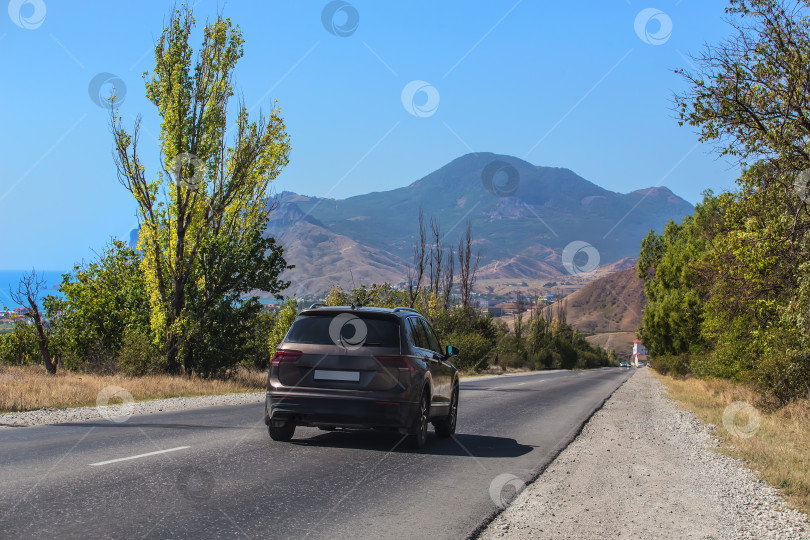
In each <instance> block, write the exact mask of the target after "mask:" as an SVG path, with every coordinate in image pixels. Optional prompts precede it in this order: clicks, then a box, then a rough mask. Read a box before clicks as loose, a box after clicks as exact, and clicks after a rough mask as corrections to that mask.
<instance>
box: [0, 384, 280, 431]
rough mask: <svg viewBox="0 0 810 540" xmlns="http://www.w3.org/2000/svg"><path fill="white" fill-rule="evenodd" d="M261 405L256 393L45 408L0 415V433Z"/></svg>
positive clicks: (260, 394)
mask: <svg viewBox="0 0 810 540" xmlns="http://www.w3.org/2000/svg"><path fill="white" fill-rule="evenodd" d="M263 401H264V392H257V393H249V394H225V395H220V396H199V397H178V398H168V399H154V400H152V401H138V402H132V403H126V402H125V403H124V404H120V405H109V406H104V407H74V408H71V409H52V408H46V409H37V410H36V411H26V412H16V413H4V414H0V429H2V428H13V427H25V426H44V425H48V424H63V423H65V422H80V421H82V420H98V419H101V418H111V419H115V421H122V419H123V418H125V417H129V416H133V415H136V414H153V413H157V412H168V411H180V410H184V409H197V408H200V407H216V406H218V405H245V404H247V403H261V402H263Z"/></svg>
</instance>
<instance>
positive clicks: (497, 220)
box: [270, 153, 693, 294]
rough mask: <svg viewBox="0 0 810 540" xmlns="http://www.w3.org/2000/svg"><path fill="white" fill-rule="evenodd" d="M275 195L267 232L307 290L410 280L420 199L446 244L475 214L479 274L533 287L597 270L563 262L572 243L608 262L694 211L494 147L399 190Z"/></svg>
mask: <svg viewBox="0 0 810 540" xmlns="http://www.w3.org/2000/svg"><path fill="white" fill-rule="evenodd" d="M278 204H279V207H278V209H277V210H276V212H275V213H279V214H280V215H279V216H274V217H273V218H271V223H270V225H271V234H274V235H277V236H280V237H281V242H282V244H283V245H284V246H285V249H286V255H287V257H286V258H287V261H288V262H289V263H290V264H295V265H296V266H297V268H296V271H293V272H290V273H289V274H288V275H286V276H285V277H286V278H287V279H293V278H294V281H296V282H300V281H303V280H311V281H309V282H308V285H306V286H302V285H301V284H300V283H298V284H296V283H293V287H292V290H293V291H301V292H302V293H303V292H304V291H308V293H311V294H317V292H318V290H321V291H323V290H324V289H323V287H324V286H325V284H327V283H338V284H342V285H344V286H351V285H352V279H351V278H352V277H353V278H354V280H353V282H354V284H356V285H359V284H360V283H367V284H368V283H371V282H372V281H373V280H376V281H380V280H383V278H386V279H385V280H387V281H389V282H394V283H396V282H398V281H401V280H403V279H405V275H406V269H407V266H408V265H409V264H410V261H411V259H412V252H413V245H414V243H415V239H416V235H417V214H418V211H419V208H420V207H421V208H422V209H423V210H424V213H425V216H426V222H428V221H429V218H430V217H431V216H435V217H436V218H438V219H439V221H440V223H441V229H442V234H443V235H444V236H445V244H446V246H447V247H456V245H457V242H458V238H459V236H460V235H461V233H462V232H463V229H464V226H465V222H466V220H468V219H469V220H470V222H471V223H472V228H473V238H474V249H476V250H480V253H481V272H480V276H481V278H482V280H483V281H488V282H493V281H495V282H497V281H498V280H501V281H505V280H517V282H516V286H525V287H535V288H537V287H540V285H541V284H542V282H543V281H555V280H557V281H560V280H567V281H570V282H571V283H573V284H575V286H576V287H578V286H581V284H582V283H584V282H586V281H588V280H589V279H593V277H594V275H595V274H594V275H588V276H570V275H569V274H568V273H567V272H566V271H565V269H564V267H563V264H562V263H563V261H562V253H563V250H564V248H565V247H566V246H567V245H569V244H570V243H571V242H574V241H581V242H587V243H588V244H590V245H591V246H593V247H594V248H595V249H596V252H597V253H598V255H599V264H600V265H601V266H606V265H612V264H613V263H617V262H618V261H621V260H622V259H625V258H627V257H634V256H637V255H638V249H639V245H640V242H641V239H642V238H643V237H644V236H645V235H646V234H647V232H648V231H649V230H650V229H654V230H658V231H660V230H662V229H663V227H664V226H665V225H666V223H667V222H668V221H669V220H670V219H672V220H676V221H679V220H681V219H682V218H683V217H684V216H686V215H688V214H690V213H691V212H692V210H693V207H692V205H691V204H689V203H688V202H686V201H685V200H683V199H681V198H680V197H678V196H676V195H675V194H673V193H672V192H671V191H670V190H669V189H667V188H665V187H653V188H647V189H642V190H637V191H634V192H631V193H627V194H622V193H615V192H612V191H609V190H606V189H604V188H601V187H599V186H597V185H596V184H594V183H592V182H589V181H588V180H585V179H584V178H582V177H580V176H578V175H577V174H575V173H574V172H572V171H571V170H569V169H564V168H555V167H540V166H535V165H532V164H531V163H528V162H526V161H524V160H521V159H519V158H516V157H512V156H506V155H498V154H492V153H477V154H467V155H465V156H462V157H460V158H458V159H455V160H453V161H452V162H450V163H448V164H447V165H445V166H444V167H442V168H440V169H438V170H437V171H434V172H432V173H430V174H428V175H427V176H425V177H424V178H421V179H419V180H417V181H416V182H413V183H412V184H410V185H409V186H406V187H402V188H398V189H393V190H389V191H382V192H373V193H368V194H364V195H358V196H355V197H350V198H347V199H327V198H319V197H307V196H303V195H298V194H294V193H289V192H285V193H282V194H281V196H280V197H279V199H278ZM577 264H582V262H578V263H577ZM358 275H360V276H361V277H358ZM313 280H314V281H313ZM312 283H317V287H316V286H314V285H312ZM510 286H511V285H510ZM327 288H328V287H327ZM488 289H489V290H493V291H494V290H496V289H497V287H493V286H492V285H491V283H490V286H489V287H488Z"/></svg>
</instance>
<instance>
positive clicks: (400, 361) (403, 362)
mask: <svg viewBox="0 0 810 540" xmlns="http://www.w3.org/2000/svg"><path fill="white" fill-rule="evenodd" d="M374 359H375V360H377V362H379V363H380V365H382V366H383V367H387V368H397V369H399V370H400V371H413V365H411V362H410V360H408V357H407V356H375V357H374Z"/></svg>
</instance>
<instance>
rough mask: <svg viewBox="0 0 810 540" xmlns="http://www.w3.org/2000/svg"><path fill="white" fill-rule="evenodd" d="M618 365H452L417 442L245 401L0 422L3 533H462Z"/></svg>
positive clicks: (605, 392) (623, 373)
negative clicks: (437, 430) (445, 398)
mask: <svg viewBox="0 0 810 540" xmlns="http://www.w3.org/2000/svg"><path fill="white" fill-rule="evenodd" d="M630 374H631V372H630V371H629V370H621V369H618V368H606V369H600V370H592V371H577V372H567V371H558V372H540V373H533V374H527V375H516V376H509V377H498V378H483V379H468V380H464V381H462V384H461V390H462V391H461V397H460V408H459V424H458V433H457V435H456V437H455V438H454V439H437V438H435V437H433V436H432V434H431V437H430V438H429V440H428V446H427V447H426V448H425V449H424V450H422V451H418V452H417V451H412V450H407V449H405V448H403V446H404V445H398V443H399V442H400V436H399V435H396V434H389V433H378V432H332V433H329V432H323V431H320V430H317V429H314V428H299V429H298V430H297V431H296V436H295V438H294V439H293V442H291V443H286V444H285V443H274V442H272V441H271V440H270V438H269V437H268V435H267V431H266V428H265V426H264V424H263V422H262V407H263V405H261V404H256V403H252V404H247V405H233V406H220V407H208V408H199V409H193V410H185V411H177V412H163V413H157V414H152V415H141V416H132V417H130V418H129V419H127V420H125V421H122V422H114V421H110V420H98V421H86V422H74V423H68V424H59V425H54V426H39V427H28V428H9V429H4V430H2V431H0V448H2V453H0V478H2V480H3V481H2V483H3V489H2V493H0V536H3V537H7V538H25V537H36V538H40V537H61V538H65V537H87V536H93V537H136V536H137V537H146V538H157V537H161V538H165V537H199V536H204V537H224V536H228V537H233V536H235V535H236V536H248V537H259V536H261V537H273V538H303V537H307V538H327V537H329V538H334V537H374V538H400V537H403V536H407V537H411V538H426V537H431V538H463V537H466V536H468V535H470V534H472V533H474V532H475V531H476V530H477V529H479V527H480V526H481V525H482V524H483V523H484V522H485V521H488V520H489V519H490V518H491V517H492V516H493V515H494V514H495V513H496V512H497V511H499V510H500V508H499V505H503V503H504V502H505V501H506V500H508V499H509V497H510V495H512V494H514V490H515V489H516V488H519V487H521V486H522V483H523V482H527V481H529V480H530V479H531V478H533V477H534V476H536V474H537V473H538V472H539V471H540V470H542V469H543V468H544V467H545V466H546V465H548V463H549V462H550V461H551V460H552V459H553V458H554V457H555V456H556V455H557V454H558V453H559V452H560V451H561V450H562V449H563V448H565V446H567V445H568V443H570V442H571V440H572V439H573V438H574V437H575V436H576V434H577V433H578V432H579V430H580V429H581V427H582V425H583V424H584V422H586V421H587V420H588V418H590V416H591V415H592V414H593V412H594V411H595V410H596V409H598V408H599V407H600V406H601V405H602V403H603V402H604V400H605V399H607V398H608V397H609V396H610V395H611V394H612V392H613V391H614V390H616V388H618V387H619V386H620V385H621V384H622V383H623V382H624V381H625V380H626V379H627V378H628V377H629V376H630ZM510 490H511V491H510Z"/></svg>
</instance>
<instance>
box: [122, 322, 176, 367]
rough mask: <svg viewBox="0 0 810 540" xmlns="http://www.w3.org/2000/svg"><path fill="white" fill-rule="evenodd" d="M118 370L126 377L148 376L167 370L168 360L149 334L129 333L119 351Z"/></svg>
mask: <svg viewBox="0 0 810 540" xmlns="http://www.w3.org/2000/svg"><path fill="white" fill-rule="evenodd" d="M117 364H118V368H119V369H120V370H121V372H122V373H124V374H126V375H146V374H148V373H157V372H163V371H165V370H166V358H165V357H164V356H163V355H162V354H160V351H158V349H157V347H156V346H155V345H154V344H153V343H152V339H151V338H150V337H149V336H148V335H147V334H142V333H138V332H128V333H126V334H125V335H124V342H123V345H122V346H121V349H120V350H119V351H118V358H117Z"/></svg>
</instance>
